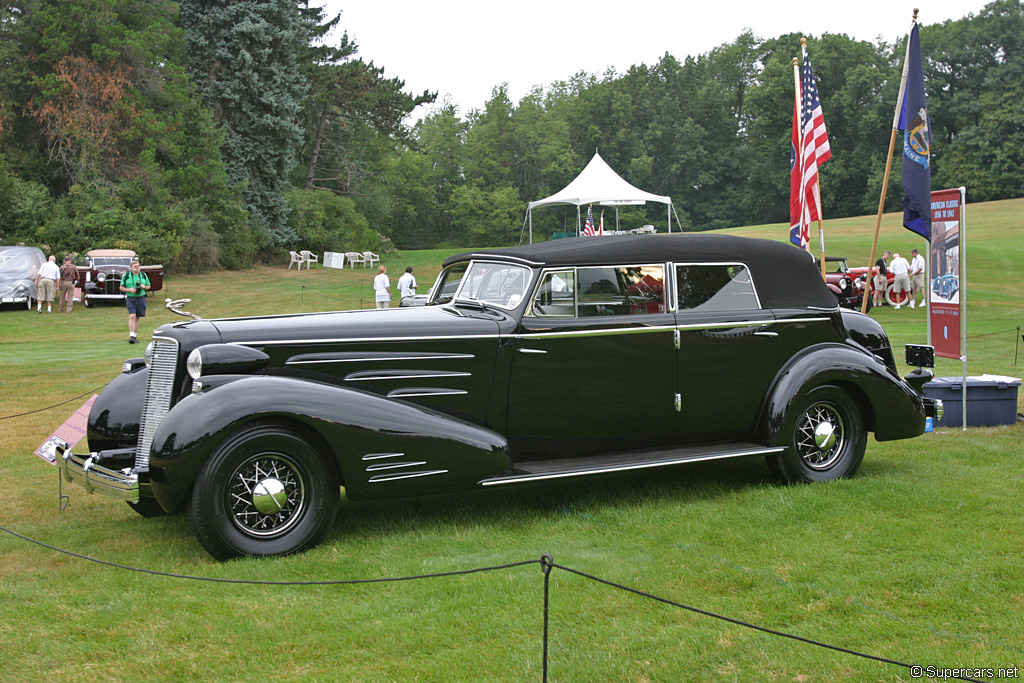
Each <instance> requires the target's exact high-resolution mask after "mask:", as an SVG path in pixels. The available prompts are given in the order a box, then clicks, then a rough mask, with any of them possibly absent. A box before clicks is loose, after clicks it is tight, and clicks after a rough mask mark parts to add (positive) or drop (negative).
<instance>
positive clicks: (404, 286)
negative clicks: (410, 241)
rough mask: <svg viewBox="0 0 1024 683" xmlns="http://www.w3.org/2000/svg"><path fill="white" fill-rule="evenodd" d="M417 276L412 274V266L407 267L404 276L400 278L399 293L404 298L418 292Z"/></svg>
mask: <svg viewBox="0 0 1024 683" xmlns="http://www.w3.org/2000/svg"><path fill="white" fill-rule="evenodd" d="M416 286H417V285H416V278H415V277H414V276H413V274H412V266H409V267H407V268H406V269H405V272H404V273H402V277H400V278H398V293H399V294H400V295H401V298H402V299H404V298H405V297H407V296H412V295H413V294H415V293H416Z"/></svg>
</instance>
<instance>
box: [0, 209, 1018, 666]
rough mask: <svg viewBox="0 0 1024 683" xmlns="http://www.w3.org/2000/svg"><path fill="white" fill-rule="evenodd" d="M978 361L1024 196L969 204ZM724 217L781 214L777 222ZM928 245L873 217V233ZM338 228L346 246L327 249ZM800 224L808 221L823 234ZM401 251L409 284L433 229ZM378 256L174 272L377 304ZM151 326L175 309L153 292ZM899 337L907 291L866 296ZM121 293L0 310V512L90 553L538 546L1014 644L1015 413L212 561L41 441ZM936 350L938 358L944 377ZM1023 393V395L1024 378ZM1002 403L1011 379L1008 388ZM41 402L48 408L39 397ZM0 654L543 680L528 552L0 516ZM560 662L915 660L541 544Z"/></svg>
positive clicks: (923, 631) (999, 308)
mask: <svg viewBox="0 0 1024 683" xmlns="http://www.w3.org/2000/svg"><path fill="white" fill-rule="evenodd" d="M966 218H967V235H966V245H965V256H966V273H965V281H966V284H965V288H966V298H967V305H968V309H967V321H968V340H967V353H968V356H969V362H968V370H969V372H970V373H971V374H980V373H983V372H989V373H996V374H1004V375H1013V376H1017V377H1019V376H1021V373H1022V370H1024V349H1022V350H1021V357H1020V358H1018V359H1017V360H1016V364H1015V359H1014V354H1015V349H1016V342H1017V340H1018V339H1019V336H1018V331H1017V330H1016V327H1017V326H1018V325H1022V324H1024V323H1022V317H1024V316H1022V310H1024V307H1022V306H1021V304H1020V301H1021V296H1022V292H1024V200H1011V201H1003V202H993V203H989V204H982V205H977V206H971V205H968V206H967V213H966ZM873 229H874V218H873V217H867V218H857V219H844V220H836V221H829V222H828V223H827V224H826V230H827V231H828V232H827V235H826V239H827V243H828V253H829V254H831V255H844V256H846V257H848V258H849V259H850V261H851V263H852V264H861V263H863V264H865V265H866V263H867V261H868V256H869V251H870V246H871V233H872V231H873ZM726 232H732V233H737V234H743V235H750V236H758V237H767V238H769V239H778V240H785V239H787V233H788V231H787V229H786V227H785V226H781V225H776V226H757V227H748V228H736V229H733V230H729V231H726ZM915 244H916V245H918V246H920V241H919V240H917V238H915V237H914V236H913V235H912V234H911V233H910V232H908V231H906V230H904V229H903V228H902V227H901V226H900V225H899V217H898V216H896V215H887V216H886V217H885V220H884V222H883V229H882V236H881V239H880V243H879V245H880V248H888V249H892V250H895V251H901V252H904V251H905V252H909V250H910V248H912V247H913V246H915ZM341 246H342V245H339V248H340V247H341ZM815 246H816V242H815ZM455 251H459V250H432V251H423V252H407V253H402V254H400V255H395V256H392V257H389V258H386V259H385V261H384V262H385V264H386V265H387V266H388V269H389V274H390V275H391V277H392V281H393V282H394V281H395V280H396V279H397V277H398V275H400V274H401V272H402V271H403V270H404V268H405V267H406V266H407V265H412V266H413V267H414V269H415V274H416V275H417V277H418V278H419V281H420V283H421V291H425V289H426V287H427V286H429V284H430V283H431V282H432V281H433V277H434V276H435V275H436V273H437V271H438V267H439V265H440V263H441V261H442V260H443V258H444V257H446V256H447V255H449V254H451V253H454V252H455ZM372 275H373V273H372V272H371V271H370V270H369V269H366V270H363V269H359V268H356V269H355V270H349V269H346V270H344V271H339V270H333V269H325V268H320V269H313V270H310V271H301V272H296V271H295V270H294V269H292V270H290V271H289V270H286V269H285V268H283V267H280V268H269V267H261V268H253V269H250V270H246V271H240V272H222V273H213V274H207V275H199V276H175V277H172V278H168V280H167V286H166V289H165V291H164V292H161V293H159V294H158V295H157V297H156V298H157V300H162V299H163V298H164V297H165V296H167V297H173V298H182V297H189V298H192V299H193V302H192V303H191V304H190V305H189V306H187V307H186V308H188V309H189V310H192V311H194V312H196V313H198V314H200V315H202V316H204V317H217V316H225V315H251V314H262V313H287V312H301V311H318V310H329V309H344V308H357V307H360V306H362V307H369V306H370V305H371V303H370V302H371V299H372V295H371V291H370V280H371V279H372ZM153 304H154V305H153V306H151V308H150V316H149V317H147V318H146V319H145V321H144V323H143V326H142V329H143V337H146V336H148V335H149V334H150V333H151V332H152V330H153V329H155V327H157V326H158V325H160V324H164V323H168V322H172V321H178V320H181V318H178V317H176V316H174V315H172V314H170V313H169V312H167V311H166V310H163V309H162V308H160V306H159V305H157V304H156V301H154V302H153ZM872 315H874V316H875V317H877V319H879V320H880V321H881V322H882V324H883V325H885V327H886V329H887V330H888V332H889V334H890V336H891V337H892V339H893V342H894V344H896V345H902V344H903V343H921V342H923V341H924V339H925V337H926V328H925V311H923V310H921V309H914V310H908V309H903V310H900V311H895V310H891V309H889V308H883V309H881V310H879V309H876V310H874V311H872ZM126 317H127V316H126V314H125V311H124V309H123V307H121V306H100V307H96V308H93V309H89V310H86V309H84V308H81V307H76V309H75V311H74V312H73V313H72V314H71V315H59V314H57V313H53V314H51V315H45V314H44V315H36V314H35V313H34V312H32V313H27V312H26V311H25V310H24V309H18V308H12V307H4V309H3V310H0V416H3V417H4V418H5V419H3V420H0V465H2V466H3V470H4V474H3V479H2V481H3V483H4V495H3V496H0V527H2V528H3V529H6V530H9V531H13V532H16V533H18V534H22V535H24V536H27V537H30V538H33V539H37V540H38V541H40V542H43V543H46V544H49V545H52V546H56V547H60V548H66V549H68V550H70V551H73V552H75V553H79V554H81V555H85V556H89V557H93V558H98V559H101V560H103V561H105V562H110V563H117V564H121V565H127V566H131V567H142V568H146V569H149V570H157V571H160V572H168V573H172V574H182V575H191V576H201V577H208V578H212V579H216V580H223V581H239V580H250V581H293V582H308V581H324V580H328V581H329V580H346V579H371V578H378V577H399V576H410V575H418V574H431V573H442V572H450V571H456V570H465V569H473V568H478V567H486V566H493V565H498V564H503V563H509V562H518V561H524V560H537V559H539V558H540V556H541V554H542V553H551V554H552V555H553V556H554V558H555V561H556V562H557V563H558V564H560V565H564V566H568V567H571V568H573V569H576V570H579V571H581V572H585V573H587V574H592V575H596V576H598V577H601V578H604V579H607V580H609V581H613V582H616V583H619V584H623V585H626V586H629V587H632V588H635V589H637V590H641V591H645V592H648V593H651V594H654V595H657V596H660V597H663V598H666V599H669V600H673V601H676V602H679V603H685V604H687V605H692V606H694V607H697V608H700V609H704V610H708V611H712V612H716V613H720V614H724V615H727V616H729V617H732V618H735V619H739V620H743V621H747V622H752V623H755V624H758V625H760V626H763V627H766V628H771V629H777V630H780V631H785V632H788V633H792V634H795V635H797V636H800V637H804V638H808V639H812V640H818V641H825V642H827V643H830V644H833V645H836V646H840V647H844V648H849V649H852V650H857V651H860V652H864V653H868V654H871V655H874V656H877V657H882V658H887V659H893V660H898V661H901V662H907V663H913V664H920V665H924V666H938V667H1012V666H1015V665H1016V666H1020V665H1021V664H1022V663H1024V639H1022V634H1024V591H1022V588H1021V587H1022V586H1024V563H1022V562H1021V548H1022V542H1024V532H1022V531H1021V530H1022V529H1024V511H1022V508H1021V506H1020V473H1021V467H1022V464H1021V444H1022V443H1024V431H1022V430H1024V425H1021V424H1017V425H1014V426H1008V427H1000V428H984V429H970V430H967V431H966V432H964V431H961V430H957V429H946V430H938V431H936V432H934V433H931V434H926V435H924V436H922V437H920V438H917V439H913V440H910V441H898V442H893V443H878V442H875V441H873V440H869V443H868V451H867V455H866V456H865V460H864V466H863V468H862V470H861V474H860V475H859V476H857V477H855V478H854V479H851V480H847V481H841V482H835V483H832V484H828V485H816V486H797V487H786V486H779V485H777V484H775V483H773V482H771V481H770V480H769V479H768V472H767V468H766V467H765V465H764V463H763V462H762V461H761V460H759V459H750V460H743V461H729V462H726V463H708V464H697V465H693V466H687V467H680V468H673V469H669V470H664V471H655V472H636V473H629V474H623V475H616V476H607V477H601V478H593V479H591V480H590V481H570V482H563V483H560V484H557V485H545V484H535V485H531V486H528V487H522V488H519V489H509V490H503V491H481V492H478V493H471V494H466V495H459V496H436V497H430V498H424V499H415V500H401V501H387V502H382V503H350V502H347V501H343V503H342V509H341V514H340V515H339V519H338V522H337V524H336V526H335V529H334V531H333V532H332V533H331V534H330V536H329V537H328V539H327V540H326V542H325V543H324V544H323V545H322V546H321V547H319V548H317V549H315V550H313V551H310V552H308V553H304V554H302V555H299V556H295V557H288V558H280V559H272V560H241V561H235V562H231V563H227V564H217V563H215V562H213V561H212V560H211V559H210V558H209V556H207V555H206V553H205V552H204V551H203V550H202V549H201V547H200V546H199V544H198V543H197V542H196V541H195V540H194V538H193V537H192V534H191V532H190V531H189V529H188V525H187V523H186V521H185V519H184V517H183V516H182V515H169V516H165V517H160V518H155V519H144V518H142V517H140V516H138V515H136V514H135V513H134V512H132V511H131V510H129V509H128V507H127V506H126V505H124V504H122V503H117V502H114V501H112V500H109V499H106V498H100V497H97V496H89V495H87V494H85V493H84V492H83V491H82V489H80V488H79V487H71V486H70V485H68V486H65V487H64V489H63V492H64V493H65V494H69V495H70V496H71V498H70V504H69V505H68V507H67V509H66V510H65V511H64V512H59V511H58V499H57V494H58V489H57V474H56V471H55V469H54V468H52V467H50V466H48V465H47V464H46V463H45V462H43V461H42V460H41V459H39V458H36V457H34V456H32V455H30V454H31V452H32V450H33V449H34V448H35V447H36V446H38V445H39V444H41V443H42V442H43V441H44V440H45V439H46V438H47V436H48V435H49V434H50V432H51V431H52V430H53V429H54V428H55V427H56V426H57V425H58V424H60V422H62V421H63V420H64V419H65V418H66V417H67V416H68V415H69V414H70V413H71V412H72V411H73V410H74V408H75V407H77V405H79V404H80V402H81V400H83V399H77V400H71V401H69V402H68V403H67V404H66V405H63V406H59V407H56V408H51V409H45V408H46V407H47V406H52V405H54V404H57V403H60V402H62V401H68V400H69V399H73V398H75V397H77V396H79V395H81V394H88V393H89V392H90V391H91V390H93V389H95V388H97V387H99V386H102V385H103V384H105V383H106V382H107V381H109V380H110V379H111V377H112V376H114V375H115V374H116V373H117V372H118V371H119V369H120V363H121V361H122V359H123V358H124V357H127V356H129V355H135V354H137V353H141V347H131V346H129V345H128V344H127V343H126V341H125V340H126V338H127V329H126V328H127V322H126ZM960 372H961V367H960V363H959V362H958V361H951V360H940V367H939V368H938V369H937V374H939V375H959V374H960ZM1019 400H1024V396H1022V397H1021V399H1019ZM1019 405H1020V403H1019ZM37 409H43V410H39V411H38V412H34V411H36V410H37ZM0 556H2V558H3V561H2V562H0V601H2V603H0V604H3V615H4V618H3V619H2V620H0V642H3V651H4V654H5V658H4V659H5V669H4V672H3V673H0V680H12V681H13V680H18V681H21V680H48V681H79V680H83V679H85V678H92V679H96V680H101V679H114V680H127V679H144V680H185V679H195V680H240V679H246V678H250V677H252V676H253V675H260V673H257V672H265V673H264V674H263V675H270V676H272V677H273V678H274V679H275V680H303V681H305V680H352V681H390V680H409V679H417V680H425V681H452V680H509V681H511V680H516V681H520V680H537V679H539V678H540V675H541V663H542V660H541V646H542V626H543V621H542V607H543V600H544V593H543V588H544V584H543V578H544V577H543V574H542V572H541V570H540V567H539V565H537V564H533V565H527V566H522V567H516V568H511V569H505V570H500V571H494V572H483V573H476V574H469V575H463V576H452V577H444V578H434V579H424V580H419V581H413V582H401V583H377V584H359V585H334V586H299V585H293V586H271V585H252V584H233V583H208V582H196V581H191V580H187V579H182V578H173V577H170V576H167V575H154V574H145V573H137V572H131V571H126V570H124V569H121V568H118V567H115V566H111V565H99V564H94V563H91V562H87V561H85V560H83V559H81V558H79V557H75V556H71V555H67V554H61V553H58V552H56V551H54V550H53V549H50V548H46V547H41V546H39V545H36V544H33V543H30V542H28V541H26V540H23V539H22V538H19V537H16V536H14V535H12V534H10V533H3V532H0ZM550 610H551V623H550V643H549V648H550V653H549V657H550V658H549V674H550V677H551V680H563V681H594V680H596V681H624V680H629V681H683V680H719V679H724V680H740V681H748V680H762V681H768V680H773V681H774V680H785V681H792V680H807V681H823V680H828V681H865V680H871V681H904V680H909V679H910V676H909V672H908V670H907V669H905V668H903V667H901V666H897V665H892V664H885V663H881V662H878V661H873V660H869V659H863V658H860V657H856V656H853V655H851V654H846V653H842V652H837V651H834V650H827V649H821V648H818V647H814V646H812V645H809V644H806V643H801V642H797V641H794V640H789V639H784V638H780V637H777V636H772V635H770V634H767V633H763V632H758V631H753V630H749V629H746V628H743V627H741V626H738V625H736V624H731V623H725V622H722V621H718V620H714V619H710V618H708V617H706V616H702V615H700V614H695V613H693V612H690V611H684V610H681V609H678V608H673V607H671V606H669V605H666V604H664V603H658V602H652V601H650V600H647V599H644V598H642V597H640V596H638V595H636V594H633V593H628V592H624V591H621V590H617V589H614V588H612V587H609V586H607V585H603V584H599V583H595V582H593V581H589V580H586V579H585V578H583V577H581V576H579V575H577V574H572V573H569V572H566V571H564V570H560V569H555V570H554V571H553V572H552V573H551V576H550Z"/></svg>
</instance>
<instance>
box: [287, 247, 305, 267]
mask: <svg viewBox="0 0 1024 683" xmlns="http://www.w3.org/2000/svg"><path fill="white" fill-rule="evenodd" d="M288 253H289V254H291V257H292V260H291V261H289V262H288V270H291V269H292V264H293V263H298V264H299V267H298V270H302V264H303V263H305V262H306V259H305V258H304V257H303V256H301V255H300V254H299V253H298V252H294V251H289V252H288Z"/></svg>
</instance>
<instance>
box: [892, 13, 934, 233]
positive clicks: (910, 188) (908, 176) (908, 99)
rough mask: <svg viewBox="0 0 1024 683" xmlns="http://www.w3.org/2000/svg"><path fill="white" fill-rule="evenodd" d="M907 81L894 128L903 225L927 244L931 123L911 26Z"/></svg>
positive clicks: (918, 49) (918, 41)
mask: <svg viewBox="0 0 1024 683" xmlns="http://www.w3.org/2000/svg"><path fill="white" fill-rule="evenodd" d="M906 74H907V80H906V82H905V84H904V86H903V87H904V91H903V108H902V109H901V110H900V120H899V125H898V128H899V129H901V130H903V164H902V166H903V225H904V227H906V228H907V230H912V231H913V232H916V233H917V234H919V235H921V237H924V238H925V239H926V240H929V241H931V234H932V211H931V201H932V200H931V193H932V178H931V169H930V167H929V159H930V151H931V144H932V130H931V120H930V119H929V117H928V105H927V103H926V102H925V94H924V67H923V64H922V61H921V38H920V35H919V32H918V26H917V24H916V23H915V24H914V28H913V29H911V31H910V44H909V45H908V46H907V69H906Z"/></svg>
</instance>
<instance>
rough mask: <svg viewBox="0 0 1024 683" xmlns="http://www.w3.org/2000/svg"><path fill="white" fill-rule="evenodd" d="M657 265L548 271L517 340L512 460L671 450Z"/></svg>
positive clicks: (672, 362)
mask: <svg viewBox="0 0 1024 683" xmlns="http://www.w3.org/2000/svg"><path fill="white" fill-rule="evenodd" d="M664 275H665V266H664V264H653V265H629V266H627V265H623V266H600V267H598V266H593V267H578V268H563V269H549V270H547V271H544V272H543V273H542V274H541V276H540V278H539V279H538V284H537V286H536V288H535V290H534V294H533V299H532V300H531V301H530V303H529V305H528V307H527V309H526V313H525V315H524V317H523V319H522V322H521V325H520V328H519V331H518V334H517V335H516V340H515V346H516V348H515V353H514V354H513V355H514V358H513V361H512V377H511V380H510V384H509V401H508V425H509V437H510V439H509V440H510V443H511V445H512V448H513V452H514V453H517V454H522V453H552V454H555V453H557V454H560V455H564V454H566V453H584V452H596V451H614V450H633V449H637V448H643V447H647V446H652V445H658V444H663V443H669V442H671V441H673V439H674V434H675V432H676V426H677V425H676V421H677V413H676V411H675V407H674V398H675V384H676V372H677V370H676V350H675V346H674V343H673V339H674V332H675V330H674V322H675V320H674V317H673V315H672V313H671V311H669V309H668V305H667V292H666V290H665V277H664Z"/></svg>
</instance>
